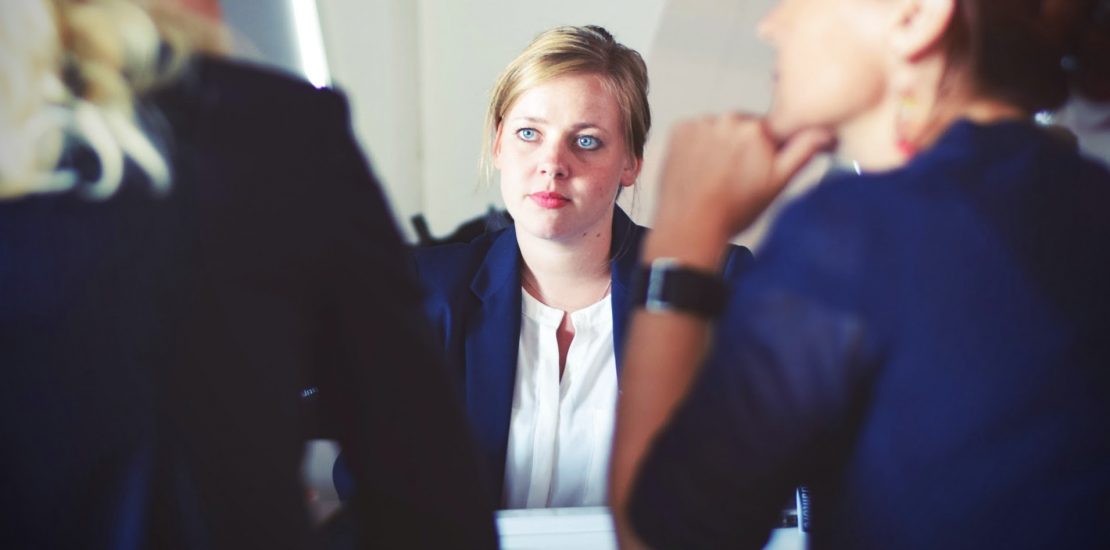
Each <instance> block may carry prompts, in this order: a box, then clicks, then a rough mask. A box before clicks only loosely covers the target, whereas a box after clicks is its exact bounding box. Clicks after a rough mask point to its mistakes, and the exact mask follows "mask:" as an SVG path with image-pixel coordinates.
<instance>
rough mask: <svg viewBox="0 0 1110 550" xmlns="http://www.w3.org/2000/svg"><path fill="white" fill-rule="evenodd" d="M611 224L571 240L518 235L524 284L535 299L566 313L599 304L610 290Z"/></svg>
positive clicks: (522, 281) (518, 233)
mask: <svg viewBox="0 0 1110 550" xmlns="http://www.w3.org/2000/svg"><path fill="white" fill-rule="evenodd" d="M612 237H613V234H612V224H611V223H610V224H607V225H605V226H604V227H603V228H599V229H597V230H594V231H590V232H588V233H587V234H585V235H582V236H580V237H577V238H574V239H568V240H559V241H556V240H549V239H542V238H538V237H535V236H533V235H528V234H526V233H525V232H522V231H518V232H517V242H518V243H519V245H520V256H521V259H522V260H523V265H522V266H521V284H522V285H523V286H524V288H525V290H526V291H527V292H528V293H529V294H531V295H532V297H533V298H535V299H537V300H539V301H540V302H542V303H543V304H545V305H548V306H550V307H553V308H557V309H561V310H563V311H567V312H573V311H577V310H579V309H582V308H584V307H587V306H589V305H591V304H594V303H596V302H597V301H598V300H600V299H601V298H604V297H605V294H606V293H607V292H608V290H609V283H610V281H611V276H610V269H609V245H610V242H611V241H612Z"/></svg>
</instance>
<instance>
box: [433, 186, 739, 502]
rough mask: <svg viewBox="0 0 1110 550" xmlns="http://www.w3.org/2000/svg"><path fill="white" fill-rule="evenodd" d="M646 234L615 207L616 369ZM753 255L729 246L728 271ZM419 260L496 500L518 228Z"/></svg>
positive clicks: (515, 326)
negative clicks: (641, 243)
mask: <svg viewBox="0 0 1110 550" xmlns="http://www.w3.org/2000/svg"><path fill="white" fill-rule="evenodd" d="M645 233H646V230H645V229H644V228H643V227H640V226H638V225H636V224H634V223H632V220H631V219H629V217H628V216H627V215H625V213H624V212H623V211H621V210H620V209H619V208H617V209H615V210H614V214H613V238H612V245H611V254H610V257H611V258H613V259H612V262H611V272H612V278H613V285H612V291H611V292H612V307H613V347H614V353H615V355H616V359H617V366H618V367H617V368H618V374H619V368H620V364H621V361H620V359H621V343H622V342H623V338H624V331H625V326H626V324H627V319H628V311H629V309H630V307H631V304H630V300H631V295H630V294H631V292H632V288H631V287H632V282H633V278H634V275H635V272H636V269H637V266H638V265H639V255H640V241H641V240H642V239H643V236H644V234H645ZM751 261H752V255H751V252H750V251H749V250H748V249H746V248H743V247H739V246H733V247H731V248H730V251H729V254H728V258H727V260H726V265H725V273H726V276H727V277H728V278H730V279H737V278H738V277H739V275H740V273H741V272H743V271H744V270H745V269H746V268H747V266H748V265H749V264H750V263H751ZM416 262H417V265H418V267H419V271H420V278H421V279H422V281H423V283H424V288H425V291H426V292H427V297H426V298H425V308H426V309H427V312H428V316H429V317H430V318H431V320H432V328H433V329H434V330H435V332H436V333H437V335H438V336H439V339H440V341H441V342H442V343H443V350H444V352H445V354H446V357H447V362H448V366H449V367H451V368H453V369H454V370H455V371H456V372H457V373H459V376H460V379H461V381H462V384H463V387H464V391H465V395H466V409H467V415H468V416H469V418H470V424H471V427H472V429H473V432H474V435H475V437H476V438H477V440H478V444H479V447H480V449H481V452H482V454H483V456H484V457H485V462H486V464H487V465H488V472H489V475H490V483H491V486H492V488H493V494H494V496H495V497H496V498H498V499H500V498H501V495H502V484H503V482H504V474H505V453H506V452H507V448H508V441H509V420H510V416H511V413H512V405H513V386H514V382H515V380H516V367H517V351H518V349H519V345H520V315H521V314H520V312H521V297H520V264H521V259H520V249H519V247H518V245H517V240H516V228H515V226H510V227H508V228H505V229H502V230H500V231H497V232H494V233H490V234H487V235H483V236H481V237H479V238H477V239H475V240H474V241H471V242H470V243H467V244H463V245H446V246H440V247H432V248H426V249H418V250H417V252H416Z"/></svg>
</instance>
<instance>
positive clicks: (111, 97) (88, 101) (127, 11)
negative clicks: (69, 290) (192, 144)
mask: <svg viewBox="0 0 1110 550" xmlns="http://www.w3.org/2000/svg"><path fill="white" fill-rule="evenodd" d="M223 44H224V39H223V35H222V30H221V29H220V27H219V26H218V25H215V24H214V23H212V22H209V21H207V20H203V19H201V18H200V17H199V16H197V15H193V14H192V13H190V12H188V11H187V10H186V9H184V8H183V7H180V6H178V5H176V4H173V3H169V2H161V1H141V0H87V1H77V0H38V1H34V0H32V1H19V2H4V3H3V4H2V5H0V70H2V72H3V74H4V79H3V81H2V82H0V90H2V92H3V96H2V97H0V143H3V147H2V148H0V200H4V199H16V198H19V197H23V196H26V195H30V194H35V193H50V192H59V191H66V190H69V189H72V188H73V187H74V186H75V185H77V184H78V183H79V182H78V181H77V180H78V177H77V174H75V173H73V172H71V171H68V170H59V169H57V164H58V161H59V158H60V157H61V155H62V154H63V152H64V150H65V147H66V143H67V139H73V140H76V141H78V142H79V143H82V144H85V145H87V146H88V147H89V148H90V149H91V150H92V151H93V152H94V154H95V156H96V158H97V160H98V161H99V165H100V173H99V177H98V178H97V179H96V181H94V182H87V183H88V185H85V186H83V187H82V189H81V191H82V194H83V195H84V196H86V197H88V198H90V199H104V198H107V197H110V196H111V195H112V194H113V193H114V192H115V190H116V189H117V188H118V187H119V185H120V182H121V180H122V178H123V172H124V160H125V159H130V160H131V161H133V162H134V163H135V164H136V165H137V166H138V167H139V168H140V169H141V170H142V171H143V172H144V173H145V174H146V176H147V177H148V179H149V181H150V185H151V188H152V191H154V192H164V191H166V190H167V189H168V187H169V185H170V179H171V172H170V167H169V165H168V159H167V156H166V152H165V151H164V150H163V148H162V146H161V145H160V144H159V142H158V136H157V135H155V134H154V133H152V132H150V131H149V130H147V129H146V128H144V126H143V123H142V121H141V120H140V119H141V117H140V116H139V114H138V112H137V109H136V101H137V100H138V99H139V98H140V97H141V96H142V95H143V94H144V93H146V92H149V91H152V90H153V89H155V88H157V87H158V86H160V85H163V84H166V83H168V82H169V81H171V80H172V79H173V78H174V77H175V76H176V75H177V74H179V72H180V70H181V68H182V67H183V65H184V63H185V61H186V60H187V59H188V57H189V56H190V55H191V54H192V53H193V52H196V51H205V52H213V53H215V52H220V51H222V50H223V47H224V46H223Z"/></svg>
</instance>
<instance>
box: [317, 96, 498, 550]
mask: <svg viewBox="0 0 1110 550" xmlns="http://www.w3.org/2000/svg"><path fill="white" fill-rule="evenodd" d="M326 99H327V102H328V103H329V105H327V108H326V109H319V110H318V112H319V113H320V114H321V115H326V116H321V117H319V118H320V119H321V124H320V128H319V131H320V135H319V151H320V157H321V158H319V162H318V166H319V167H320V169H321V175H320V178H319V181H318V183H317V184H318V185H319V187H320V189H319V191H318V195H319V196H320V197H324V198H329V199H330V200H327V201H326V203H322V204H320V205H318V207H320V208H323V209H326V210H327V215H326V216H321V217H319V218H318V219H321V220H326V222H325V223H326V224H327V226H326V233H327V235H326V242H324V243H322V245H323V246H322V254H321V258H322V259H321V261H322V262H324V264H325V265H324V266H323V269H322V273H324V274H326V275H325V278H324V279H323V281H324V283H323V284H324V285H325V286H326V287H327V288H325V289H323V293H324V296H325V303H326V307H325V309H324V312H323V315H324V316H325V319H326V320H327V322H326V325H325V326H326V327H327V328H326V332H327V334H326V335H324V336H323V341H324V342H325V343H326V347H327V349H328V350H329V351H328V354H329V356H330V357H329V359H330V360H329V361H328V362H327V363H328V364H327V367H326V368H325V369H324V370H323V371H322V372H320V373H318V376H319V379H318V383H319V388H320V393H321V396H322V397H323V400H324V403H323V405H324V407H325V409H326V410H325V412H324V414H325V416H326V417H327V418H329V419H330V421H331V423H332V425H334V426H336V429H337V432H338V438H339V440H340V443H341V445H342V447H343V449H344V459H345V461H346V463H347V464H348V465H349V467H350V469H351V473H352V475H353V477H354V479H355V483H356V492H355V495H354V496H353V498H352V499H351V500H349V501H348V502H347V506H348V509H349V511H350V513H351V520H352V523H353V524H354V525H355V527H356V529H357V531H358V534H359V535H360V538H361V541H362V542H363V543H365V544H366V545H368V546H374V547H380V548H400V547H404V548H446V547H457V548H480V547H495V546H496V533H495V530H494V524H493V510H492V509H491V507H490V506H489V505H488V503H489V502H491V499H490V498H488V497H487V496H486V495H485V487H484V486H483V485H482V484H481V483H480V479H481V477H480V476H479V475H478V468H479V467H478V463H477V454H476V452H475V450H474V448H473V445H472V443H471V440H470V437H469V431H468V429H467V425H466V421H465V415H464V413H463V410H462V407H461V403H460V402H459V399H458V397H457V392H456V391H454V389H453V387H452V384H451V381H450V379H449V375H448V373H447V372H446V369H445V368H444V366H443V365H442V362H441V359H440V357H439V356H438V354H437V353H435V350H436V349H438V346H436V345H430V344H432V342H433V339H432V336H431V333H430V331H429V328H428V326H427V323H426V320H425V317H424V315H423V312H422V308H421V294H420V290H419V287H418V284H417V282H416V277H415V274H414V272H413V269H412V264H411V261H410V259H409V258H408V251H407V250H406V249H405V247H404V246H403V244H402V243H401V240H400V237H399V235H398V232H397V229H396V226H395V223H394V220H393V218H392V216H391V215H390V212H389V209H388V207H387V205H386V202H385V199H384V197H383V195H382V191H381V189H380V187H379V186H378V184H377V183H376V181H375V180H374V178H373V176H372V174H371V173H370V171H369V169H368V166H367V165H366V164H365V162H364V160H363V157H362V155H361V152H360V151H359V149H358V147H357V145H356V143H355V141H354V139H353V137H352V136H351V134H350V129H349V127H348V122H347V119H348V116H347V110H346V104H345V102H344V101H343V99H342V97H341V96H339V95H337V94H331V93H329V94H327V95H326Z"/></svg>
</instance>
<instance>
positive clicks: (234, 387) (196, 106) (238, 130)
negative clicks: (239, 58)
mask: <svg viewBox="0 0 1110 550" xmlns="http://www.w3.org/2000/svg"><path fill="white" fill-rule="evenodd" d="M186 21H187V19H185V18H183V17H182V15H181V13H179V12H175V10H173V9H171V8H170V7H169V6H167V5H165V4H161V3H152V2H130V1H123V0H98V1H66V0H54V1H48V0H40V1H34V0H32V1H23V2H4V3H3V4H2V7H0V69H2V70H3V72H4V76H3V80H2V84H0V90H2V92H3V96H0V142H2V146H0V304H3V306H2V307H0V372H2V373H3V376H4V382H3V384H0V416H2V418H3V421H2V425H3V432H2V433H3V436H4V437H3V439H4V444H3V450H2V451H0V472H2V475H3V479H4V483H3V485H4V490H3V492H2V496H0V499H2V502H3V504H2V506H0V509H2V512H3V513H2V515H0V547H4V548H29V547H34V548H305V547H311V546H313V545H314V544H315V543H316V542H317V540H316V538H315V536H314V535H313V533H312V531H311V528H310V523H309V518H308V515H307V513H306V506H305V489H304V487H303V486H302V484H301V478H300V471H301V470H300V467H301V459H302V454H303V452H304V434H305V433H308V432H310V431H311V430H312V429H313V428H312V426H310V425H309V419H308V418H307V417H306V415H305V413H304V408H303V407H302V403H301V390H302V388H304V387H308V386H312V387H316V388H318V389H319V396H320V398H319V401H320V403H319V405H320V414H321V415H323V417H324V419H323V421H324V422H326V424H327V425H329V426H332V427H334V430H335V432H336V434H335V435H336V436H337V438H338V439H339V440H340V442H341V444H342V445H343V448H344V449H345V451H346V456H347V461H348V464H350V465H351V469H352V473H353V476H354V478H355V481H356V491H355V495H354V497H353V498H352V499H351V500H350V501H349V502H348V503H347V505H348V510H347V511H348V513H349V519H350V523H351V524H352V525H353V526H354V527H355V530H356V540H357V542H358V544H359V545H360V546H380V547H389V548H398V547H406V548H413V547H424V548H444V547H494V546H496V536H495V531H494V524H493V516H492V510H491V506H490V504H489V503H490V497H489V496H488V495H487V494H486V489H485V484H484V483H483V481H482V479H481V475H480V471H479V467H478V463H477V452H476V450H475V449H474V447H473V445H472V444H471V441H470V439H469V436H468V429H467V426H466V420H465V415H464V414H463V412H462V408H461V404H460V403H459V399H458V397H457V394H456V392H455V390H454V389H453V388H452V385H451V383H450V382H449V375H448V373H447V371H446V370H445V368H444V367H443V366H442V365H441V363H440V360H439V359H438V357H436V356H434V355H433V354H432V353H431V351H430V350H433V349H435V346H434V345H429V342H430V341H431V340H430V331H429V330H428V329H427V328H426V326H425V321H424V318H423V316H422V314H421V311H420V300H421V299H420V293H419V290H418V286H417V283H416V282H415V279H414V277H413V275H412V273H410V271H409V267H408V266H410V263H409V260H408V256H407V252H406V250H405V249H404V247H403V245H402V243H401V241H400V238H399V235H398V233H397V230H396V228H395V225H394V220H393V218H392V216H391V214H390V212H389V209H388V206H387V204H386V202H385V200H384V197H383V195H382V192H381V189H380V188H379V186H378V184H377V183H376V181H375V180H374V177H373V175H372V174H371V172H370V170H369V168H368V166H367V164H366V162H365V160H364V158H363V156H362V153H361V152H360V151H359V149H358V147H357V146H356V144H355V141H354V139H353V138H352V136H351V133H350V127H349V121H348V111H347V106H346V102H345V100H344V99H343V97H342V96H341V95H339V94H337V93H335V92H332V91H327V90H317V89H315V88H313V87H312V86H310V85H308V84H307V83H304V82H301V81H298V80H295V79H292V78H288V77H285V76H280V75H277V74H271V73H269V72H266V71H263V70H260V69H256V68H249V67H245V66H241V65H237V64H234V63H231V62H228V61H223V60H220V59H219V58H218V57H217V56H211V55H208V54H202V53H201V52H202V51H205V49H206V46H205V45H204V43H203V42H204V40H203V38H204V36H205V35H208V34H211V33H210V32H207V31H205V30H203V28H204V25H199V26H198V25H195V24H187V23H185V22H186Z"/></svg>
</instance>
